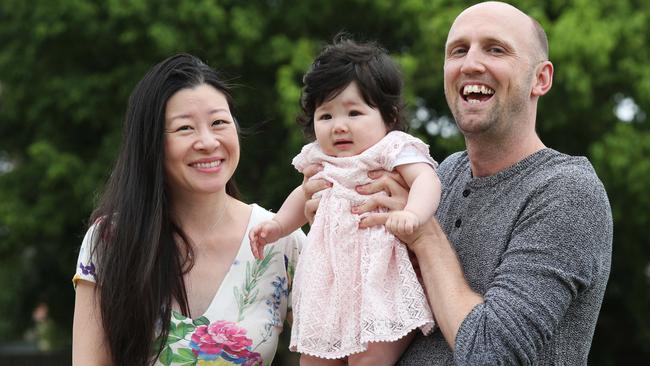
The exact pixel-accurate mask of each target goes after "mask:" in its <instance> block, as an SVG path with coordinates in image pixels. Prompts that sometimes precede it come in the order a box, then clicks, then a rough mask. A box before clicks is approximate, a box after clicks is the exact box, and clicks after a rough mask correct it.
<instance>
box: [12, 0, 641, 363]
mask: <svg viewBox="0 0 650 366" xmlns="http://www.w3.org/2000/svg"><path fill="white" fill-rule="evenodd" d="M470 3H471V2H469V1H451V0H435V1H431V0H404V1H400V2H395V1H389V0H374V1H370V0H347V1H342V0H333V1H286V0H265V1H261V0H251V1H239V0H223V1H216V0H192V1H190V0H175V1H169V0H156V1H154V0H129V1H126V0H54V1H50V0H32V1H22V0H2V1H0V45H1V46H0V288H1V289H2V290H0V312H1V313H2V317H1V318H0V341H2V340H4V341H6V340H12V339H17V338H20V337H22V334H23V333H24V332H25V330H26V328H29V327H30V326H31V320H30V317H31V311H32V309H33V308H34V307H35V306H36V304H38V303H39V302H41V301H45V302H46V303H48V304H49V306H50V316H51V318H52V321H53V322H54V324H55V325H56V327H57V329H59V330H60V334H61V336H60V338H61V339H63V340H64V341H66V342H68V341H69V332H70V326H71V322H72V319H71V317H72V308H73V301H74V294H73V291H72V286H71V283H70V278H71V275H72V274H73V271H74V266H75V263H76V256H77V252H78V247H79V244H80V242H81V238H82V236H83V233H84V228H85V225H86V224H87V222H86V220H87V217H88V215H89V214H90V211H91V210H92V207H93V204H94V201H95V199H96V196H97V193H98V192H100V191H101V189H102V185H103V183H104V182H105V180H106V178H107V176H108V174H109V172H110V169H111V164H112V161H113V159H114V157H115V155H116V150H117V147H118V146H119V140H120V125H121V121H122V118H123V113H124V110H125V107H126V100H127V98H128V95H129V93H130V90H131V89H132V88H133V86H134V85H135V83H136V82H137V80H139V79H140V78H141V76H142V75H143V73H144V72H145V71H146V70H147V69H148V68H149V67H150V66H151V65H153V64H154V63H156V62H158V61H160V60H162V59H163V58H165V57H167V56H169V55H171V54H173V53H176V52H190V53H193V54H196V55H197V56H199V57H201V58H202V59H204V60H205V61H207V62H208V63H209V64H210V65H212V66H213V67H215V68H217V69H220V70H222V71H223V72H224V73H225V75H227V77H228V78H229V80H231V82H233V83H234V84H236V85H237V88H236V89H235V92H234V96H235V100H236V103H237V107H238V108H237V110H236V116H237V118H238V120H239V122H240V124H241V125H242V127H243V128H244V132H245V133H244V135H243V137H242V162H241V165H240V168H239V170H238V173H237V179H238V181H239V183H240V186H241V189H242V191H243V192H244V194H245V196H246V199H247V200H248V201H254V202H259V203H260V204H262V205H263V206H265V207H268V208H272V209H277V208H278V207H279V205H280V203H281V202H282V200H283V198H284V196H285V195H286V194H287V193H288V192H290V190H291V188H292V187H293V186H295V185H296V184H298V183H299V182H300V180H301V177H300V176H299V175H298V174H297V173H296V172H294V170H293V169H292V168H291V166H290V159H291V157H292V156H293V155H295V154H296V153H297V152H298V151H299V148H300V146H301V145H302V144H303V143H304V139H303V137H302V134H301V132H300V130H299V128H297V127H296V125H295V122H294V121H295V117H296V114H297V113H298V111H299V105H298V98H299V95H300V81H301V76H302V74H303V73H304V71H305V70H306V69H307V68H308V66H309V64H310V62H311V60H312V59H313V57H314V56H315V55H316V54H317V52H318V51H319V49H320V47H321V46H322V45H323V44H324V43H325V42H328V41H330V40H331V39H332V37H333V36H334V35H335V34H336V33H337V32H339V31H341V30H345V31H347V32H349V33H351V34H352V35H354V36H356V38H358V39H374V40H378V41H379V42H380V43H381V44H383V45H384V46H385V47H386V48H387V49H388V50H389V51H390V52H391V54H392V55H393V56H394V57H395V59H396V60H397V61H398V62H399V63H400V64H401V66H402V69H403V72H404V76H405V79H406V97H407V102H408V104H409V106H410V108H411V112H413V116H414V117H413V127H414V129H413V130H412V132H413V133H415V134H417V135H419V136H420V137H422V138H424V139H426V140H428V141H429V143H430V144H431V149H432V154H433V156H434V157H436V158H437V159H439V160H442V159H443V158H444V157H445V156H446V155H448V154H449V153H450V152H452V151H455V150H458V149H461V148H462V146H463V145H462V138H461V137H460V136H459V135H458V134H457V133H456V134H454V131H455V130H454V128H453V119H452V118H451V117H450V113H449V111H448V108H447V106H446V102H445V99H444V93H443V88H442V79H443V75H442V64H443V49H444V42H445V38H446V34H447V31H448V29H449V26H450V25H451V22H452V21H453V19H454V17H455V16H456V15H457V14H458V13H459V12H460V11H461V10H462V9H463V8H464V7H466V6H467V5H469V4H470ZM514 3H515V4H516V5H518V6H519V7H520V8H522V9H524V10H526V11H528V12H530V13H531V14H532V15H534V16H535V17H536V18H537V19H539V20H540V22H541V23H542V25H543V26H544V27H545V29H546V30H547V33H548V35H549V39H550V45H551V46H550V53H551V60H552V61H553V62H554V65H555V80H554V86H553V89H552V90H551V93H550V94H549V95H547V96H545V97H544V98H542V101H541V104H540V109H539V122H538V130H539V133H540V135H541V136H542V138H543V140H544V141H545V142H546V143H547V145H548V146H550V147H553V148H556V149H558V150H560V151H564V152H568V153H572V154H580V155H587V156H588V157H590V159H591V160H592V161H593V162H594V165H595V166H596V168H597V170H598V172H599V174H600V176H601V178H602V179H603V181H604V183H605V185H606V187H607V189H608V193H609V196H610V200H611V203H612V207H613V212H614V220H615V243H614V260H613V272H612V275H611V280H610V285H609V288H608V292H607V295H606V299H605V303H604V305H603V310H602V313H601V318H600V322H599V324H598V327H597V329H596V336H595V340H594V348H593V351H592V360H593V364H602V365H609V364H615V363H617V361H620V360H642V359H647V357H650V346H649V345H650V317H649V316H648V315H647V309H649V308H650V273H649V272H650V270H649V268H650V267H649V262H650V253H649V251H650V249H648V248H650V246H649V245H648V244H649V243H648V239H647V234H645V230H644V229H645V228H647V227H648V226H649V220H650V214H649V213H648V212H647V209H646V208H647V207H648V206H649V205H648V203H649V202H648V199H647V198H646V195H644V193H645V192H648V191H650V189H649V188H650V168H649V166H648V162H647V161H646V160H647V159H648V157H649V156H650V154H649V150H650V135H649V132H648V130H649V128H648V123H649V122H648V121H647V120H646V119H645V117H644V116H645V114H644V113H647V112H648V111H650V65H649V64H648V62H647V60H648V59H650V55H649V52H650V51H649V50H648V47H649V46H650V39H649V37H650V3H649V2H647V1H642V0H619V1H615V2H614V1H606V0H590V1H587V0H569V1H564V0H552V1H546V2H539V1H534V0H519V1H515V2H514ZM623 98H630V100H633V101H634V102H635V103H636V105H637V106H638V108H639V113H637V114H636V116H635V118H634V120H633V121H632V122H630V123H622V122H620V121H619V120H618V119H617V117H616V115H615V114H614V109H615V107H616V106H617V103H619V101H620V100H621V99H623Z"/></svg>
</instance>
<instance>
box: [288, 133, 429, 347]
mask: <svg viewBox="0 0 650 366" xmlns="http://www.w3.org/2000/svg"><path fill="white" fill-rule="evenodd" d="M414 162H425V163H427V164H430V165H431V166H432V167H433V168H435V167H436V166H437V163H436V162H435V161H434V160H433V159H431V157H430V156H429V149H428V146H427V145H426V144H424V143H423V142H422V141H420V140H419V139H417V138H415V137H413V136H410V135H408V134H406V133H403V132H397V131H393V132H390V133H389V134H387V135H386V136H385V137H384V138H383V139H382V140H381V141H379V142H378V143H377V144H375V145H373V146H372V147H370V148H369V149H367V150H366V151H364V152H363V153H361V154H359V155H357V156H351V157H340V158H339V157H332V156H327V155H325V154H324V153H323V151H322V150H321V149H320V147H319V146H318V144H317V143H315V142H314V143H311V144H308V145H306V146H304V147H303V149H302V151H301V152H300V154H298V155H297V156H296V157H295V158H294V159H293V165H294V166H295V167H296V168H297V169H298V170H299V171H302V170H303V169H304V168H305V167H306V166H307V165H308V164H310V163H320V164H322V165H323V167H324V169H323V170H322V171H321V172H320V173H318V174H317V175H315V176H314V177H313V179H318V178H324V179H326V180H328V181H330V182H332V183H333V186H332V188H330V189H327V190H324V191H322V192H319V193H321V201H320V206H319V208H318V211H317V213H316V217H315V218H314V223H313V225H312V226H311V230H310V231H309V235H308V236H307V244H306V245H305V246H304V247H303V251H302V253H301V255H300V259H299V261H298V265H297V268H296V276H295V283H294V294H293V311H294V322H293V326H292V331H291V344H290V349H291V350H292V351H297V352H300V353H305V354H309V355H312V356H317V357H321V358H342V357H345V356H348V355H350V354H353V353H358V352H362V351H365V350H366V349H367V346H368V342H387V341H388V342H390V341H395V340H397V339H399V338H401V337H403V336H405V335H407V334H408V333H409V332H410V331H412V330H413V329H416V328H418V327H419V328H420V329H421V330H422V332H423V333H425V334H427V333H429V332H430V331H431V330H432V329H433V325H434V323H433V318H432V315H431V310H430V309H429V306H428V304H427V300H426V297H425V294H424V291H423V289H422V286H421V285H420V283H419V282H418V280H417V277H416V275H415V272H414V270H413V267H412V265H411V262H410V261H409V257H408V252H407V249H406V247H405V246H404V244H402V243H401V242H400V241H399V240H398V239H397V238H396V237H395V236H394V235H392V234H390V233H389V232H388V231H387V230H386V228H385V227H384V226H376V227H373V228H368V229H359V228H358V223H359V220H360V218H361V217H362V216H358V215H353V214H352V213H351V212H350V209H351V207H352V206H356V205H359V204H361V203H362V202H364V201H365V200H367V199H368V197H367V196H363V195H360V194H358V193H357V192H356V191H355V187H356V186H357V185H360V184H364V183H368V182H369V181H370V179H369V178H368V175H367V172H368V171H370V170H375V169H385V170H392V169H393V168H394V167H395V166H397V165H402V164H408V163H414Z"/></svg>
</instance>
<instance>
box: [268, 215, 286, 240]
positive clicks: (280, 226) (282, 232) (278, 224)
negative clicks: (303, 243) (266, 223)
mask: <svg viewBox="0 0 650 366" xmlns="http://www.w3.org/2000/svg"><path fill="white" fill-rule="evenodd" d="M271 221H272V222H274V223H275V225H276V226H277V227H278V228H279V229H280V237H283V236H285V235H287V233H285V232H284V225H282V223H281V222H280V221H278V220H276V219H275V217H274V218H273V219H271Z"/></svg>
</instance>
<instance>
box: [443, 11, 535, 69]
mask: <svg viewBox="0 0 650 366" xmlns="http://www.w3.org/2000/svg"><path fill="white" fill-rule="evenodd" d="M474 13H481V14H491V15H493V16H494V18H495V21H499V22H512V23H519V24H517V26H518V27H517V28H518V29H520V30H525V31H527V32H528V35H526V39H527V40H529V41H530V42H531V43H530V46H531V52H532V54H531V55H530V57H531V59H533V61H546V60H548V38H547V37H546V32H545V31H544V28H542V26H541V24H539V22H538V21H537V20H535V19H534V18H533V17H531V16H530V15H528V14H526V13H524V12H522V11H521V10H519V9H517V8H516V7H514V6H512V5H510V4H507V3H504V2H500V1H486V2H482V3H478V4H476V5H473V6H470V7H469V8H467V9H465V10H464V11H463V12H462V13H460V14H459V15H458V17H456V20H454V24H456V23H457V22H458V21H459V20H461V19H462V18H463V17H466V16H470V15H472V14H474ZM453 27H454V25H452V29H453Z"/></svg>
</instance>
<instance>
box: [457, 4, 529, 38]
mask: <svg viewBox="0 0 650 366" xmlns="http://www.w3.org/2000/svg"><path fill="white" fill-rule="evenodd" d="M532 29H533V27H532V21H531V20H530V18H529V17H528V16H527V15H526V14H524V13H523V12H521V11H520V10H519V9H517V8H515V7H513V6H511V5H508V4H504V3H498V2H489V3H481V4H478V5H474V6H472V7H469V8H467V9H465V11H463V12H462V13H461V14H460V15H458V17H456V19H455V20H454V23H453V24H452V26H451V28H450V30H449V34H448V35H447V44H450V43H454V42H457V41H462V40H464V39H465V38H468V37H475V36H478V37H481V38H486V39H503V40H504V41H508V40H510V41H515V40H516V39H519V40H521V41H525V39H527V37H529V36H532Z"/></svg>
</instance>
